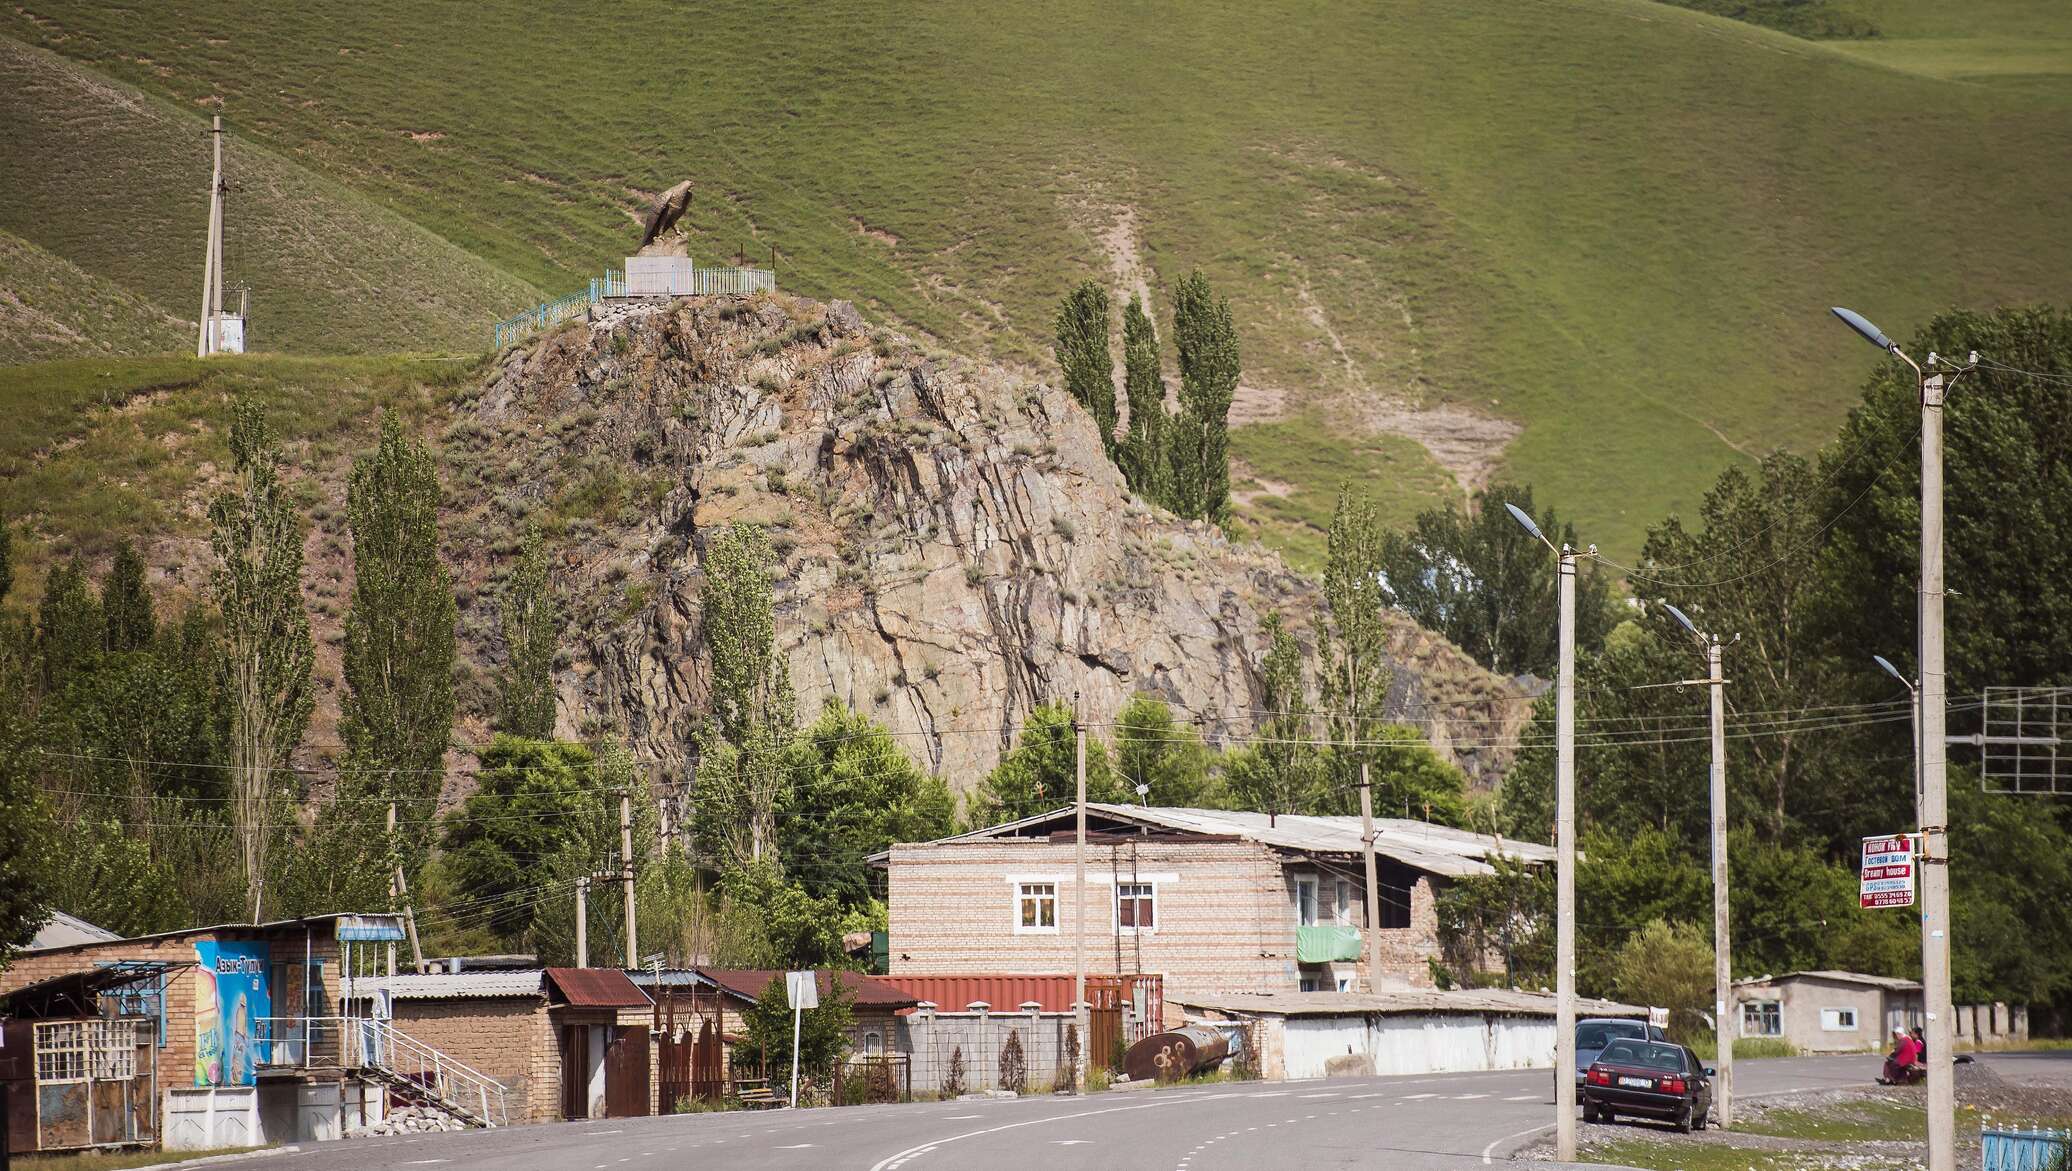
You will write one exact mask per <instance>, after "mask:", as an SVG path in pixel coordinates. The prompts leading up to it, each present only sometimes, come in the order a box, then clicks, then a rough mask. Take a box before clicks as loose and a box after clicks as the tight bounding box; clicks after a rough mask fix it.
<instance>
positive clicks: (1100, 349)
mask: <svg viewBox="0 0 2072 1171" xmlns="http://www.w3.org/2000/svg"><path fill="white" fill-rule="evenodd" d="M1054 352H1055V353H1056V354H1057V359H1058V367H1059V369H1061V370H1063V371H1064V375H1065V390H1066V392H1067V393H1069V394H1070V395H1071V396H1072V397H1073V399H1075V400H1076V401H1077V402H1078V403H1079V405H1080V406H1082V407H1085V408H1086V412H1087V414H1089V415H1092V416H1093V420H1094V428H1095V429H1096V430H1097V431H1099V432H1100V433H1101V447H1102V449H1103V450H1104V451H1106V452H1107V454H1108V456H1109V458H1111V459H1113V458H1114V457H1115V421H1116V415H1115V373H1114V369H1113V365H1114V362H1113V359H1112V358H1110V357H1109V354H1108V292H1107V290H1105V289H1103V288H1102V287H1101V286H1100V285H1099V284H1097V283H1095V282H1093V281H1083V282H1081V283H1080V285H1079V287H1078V288H1076V289H1073V290H1072V292H1071V293H1070V294H1068V295H1067V296H1066V297H1065V299H1064V301H1063V302H1061V303H1060V304H1059V305H1058V317H1057V340H1056V342H1055V347H1054Z"/></svg>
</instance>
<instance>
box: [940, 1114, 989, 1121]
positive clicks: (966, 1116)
mask: <svg viewBox="0 0 2072 1171" xmlns="http://www.w3.org/2000/svg"><path fill="white" fill-rule="evenodd" d="M980 1117H983V1115H979V1114H952V1115H950V1116H949V1117H947V1118H945V1119H943V1121H944V1122H964V1121H967V1120H969V1119H973V1118H980Z"/></svg>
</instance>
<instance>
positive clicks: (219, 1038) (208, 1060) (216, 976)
mask: <svg viewBox="0 0 2072 1171" xmlns="http://www.w3.org/2000/svg"><path fill="white" fill-rule="evenodd" d="M194 958H195V959H196V960H197V961H199V963H200V967H199V969H198V970H197V971H196V972H195V984H194V1084H195V1085H197V1086H249V1085H254V1084H256V1083H257V1082H258V1080H259V1078H258V1067H259V1063H260V1061H261V1060H262V1055H261V1054H260V1053H259V1046H260V1044H261V1042H260V1040H259V1030H260V1028H261V1027H263V1025H262V1022H264V1021H265V1020H266V1018H268V1017H270V1016H272V1015H273V997H272V996H271V995H270V994H269V992H268V991H267V986H266V959H267V955H266V945H265V944H263V943H217V942H213V941H210V942H205V943H197V944H195V945H194Z"/></svg>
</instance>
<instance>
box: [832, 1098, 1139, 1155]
mask: <svg viewBox="0 0 2072 1171" xmlns="http://www.w3.org/2000/svg"><path fill="white" fill-rule="evenodd" d="M1171 1104H1172V1103H1171V1101H1170V1100H1168V1101H1166V1102H1144V1103H1140V1104H1138V1105H1135V1106H1110V1107H1108V1108H1106V1109H1103V1110H1082V1111H1080V1112H1079V1113H1077V1114H1058V1115H1054V1116H1052V1117H1049V1118H1031V1119H1028V1120H1026V1121H1023V1122H1009V1123H1005V1124H1003V1125H1000V1126H989V1127H986V1128H985V1129H983V1130H967V1131H965V1132H964V1133H963V1134H953V1135H951V1136H950V1137H948V1138H942V1139H937V1140H935V1141H934V1142H931V1143H924V1144H921V1145H919V1146H912V1147H908V1148H907V1149H906V1150H903V1151H895V1152H893V1153H892V1154H889V1155H887V1156H885V1157H884V1158H882V1159H880V1160H878V1161H877V1162H875V1163H872V1164H871V1168H870V1171H892V1169H893V1168H895V1167H898V1166H899V1165H900V1164H902V1163H905V1162H906V1161H907V1160H909V1159H912V1158H915V1157H917V1156H920V1155H925V1154H927V1153H928V1152H930V1151H932V1150H935V1149H936V1148H937V1147H940V1146H943V1145H945V1144H948V1143H953V1142H958V1141H960V1140H962V1139H967V1138H979V1137H981V1136H983V1135H988V1134H998V1133H1000V1132H1001V1131H1003V1130H1020V1129H1021V1128H1022V1127H1025V1126H1042V1125H1044V1124H1045V1123H1050V1122H1069V1121H1071V1120H1072V1119H1074V1118H1091V1117H1093V1116H1095V1115H1097V1114H1127V1113H1129V1112H1131V1111H1134V1110H1154V1109H1156V1108H1158V1107H1160V1106H1166V1105H1171Z"/></svg>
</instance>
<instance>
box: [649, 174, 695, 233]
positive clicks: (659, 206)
mask: <svg viewBox="0 0 2072 1171" xmlns="http://www.w3.org/2000/svg"><path fill="white" fill-rule="evenodd" d="M695 187H696V184H694V183H692V182H691V181H690V180H689V179H685V180H684V181H683V182H681V183H678V184H677V185H676V186H674V187H671V188H670V189H669V190H667V191H664V192H663V193H662V196H661V198H659V199H657V200H655V204H654V206H653V207H650V208H648V212H647V216H646V217H645V219H643V220H642V223H641V232H640V246H641V247H642V248H646V247H647V246H648V245H650V244H652V243H654V242H655V240H656V238H657V237H659V236H661V234H662V233H664V232H666V231H668V230H669V229H671V228H673V227H675V226H676V221H678V220H680V219H682V218H683V213H684V212H686V211H689V210H690V207H691V192H692V190H693V189H695Z"/></svg>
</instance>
